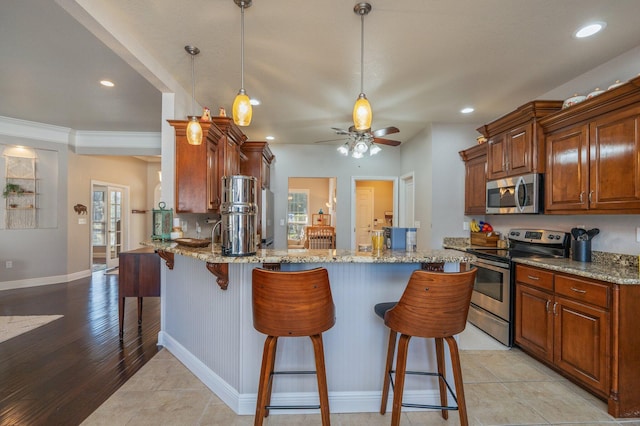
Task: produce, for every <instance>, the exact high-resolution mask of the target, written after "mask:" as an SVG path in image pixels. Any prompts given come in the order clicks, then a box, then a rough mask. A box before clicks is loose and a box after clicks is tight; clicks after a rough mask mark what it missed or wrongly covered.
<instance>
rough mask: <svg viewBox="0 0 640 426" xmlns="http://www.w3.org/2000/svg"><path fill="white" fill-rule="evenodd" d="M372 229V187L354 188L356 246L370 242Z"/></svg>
mask: <svg viewBox="0 0 640 426" xmlns="http://www.w3.org/2000/svg"><path fill="white" fill-rule="evenodd" d="M372 230H373V188H358V189H356V230H355V231H356V248H357V247H358V244H370V243H371V231H372Z"/></svg>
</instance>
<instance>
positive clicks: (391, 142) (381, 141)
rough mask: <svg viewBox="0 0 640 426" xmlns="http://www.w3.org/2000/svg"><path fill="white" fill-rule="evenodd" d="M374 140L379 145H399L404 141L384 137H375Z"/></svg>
mask: <svg viewBox="0 0 640 426" xmlns="http://www.w3.org/2000/svg"><path fill="white" fill-rule="evenodd" d="M373 142H375V143H377V144H379V145H390V146H398V145H400V144H401V143H402V142H400V141H394V140H391V139H383V138H373Z"/></svg>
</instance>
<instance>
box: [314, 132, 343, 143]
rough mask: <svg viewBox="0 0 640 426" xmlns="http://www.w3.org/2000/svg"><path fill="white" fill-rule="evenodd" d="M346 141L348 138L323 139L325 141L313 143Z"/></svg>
mask: <svg viewBox="0 0 640 426" xmlns="http://www.w3.org/2000/svg"><path fill="white" fill-rule="evenodd" d="M347 134H348V133H347ZM346 140H349V138H338V139H325V140H322V141H315V142H314V143H323V142H337V141H346Z"/></svg>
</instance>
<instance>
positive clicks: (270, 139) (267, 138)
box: [265, 136, 275, 141]
mask: <svg viewBox="0 0 640 426" xmlns="http://www.w3.org/2000/svg"><path fill="white" fill-rule="evenodd" d="M265 139H266V140H268V141H272V140H274V139H275V138H274V137H273V136H267V137H265Z"/></svg>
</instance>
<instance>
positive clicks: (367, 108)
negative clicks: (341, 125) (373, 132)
mask: <svg viewBox="0 0 640 426" xmlns="http://www.w3.org/2000/svg"><path fill="white" fill-rule="evenodd" d="M372 118H373V113H372V112H371V104H370V103H369V100H368V99H367V96H366V95H365V94H364V93H360V96H358V100H356V104H355V105H354V106H353V125H354V127H355V128H356V130H367V129H370V128H371V120H372Z"/></svg>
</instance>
